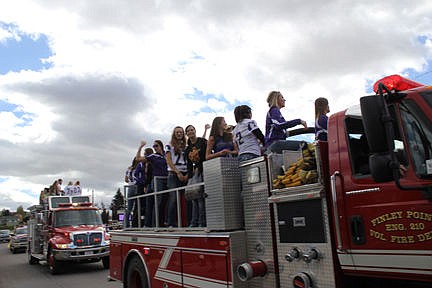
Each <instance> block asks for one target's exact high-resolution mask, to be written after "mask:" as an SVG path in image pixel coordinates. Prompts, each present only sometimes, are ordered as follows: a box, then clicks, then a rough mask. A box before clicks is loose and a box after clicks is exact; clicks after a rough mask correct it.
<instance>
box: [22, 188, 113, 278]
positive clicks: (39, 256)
mask: <svg viewBox="0 0 432 288" xmlns="http://www.w3.org/2000/svg"><path fill="white" fill-rule="evenodd" d="M29 210H30V215H31V216H30V220H29V221H28V236H29V237H28V245H27V253H28V263H29V264H30V265H33V264H36V263H38V262H39V261H41V260H45V261H47V262H48V266H49V268H50V271H51V273H52V274H57V273H59V272H60V271H61V268H62V263H64V262H94V261H100V260H102V263H103V266H104V267H105V268H106V269H108V268H109V235H108V234H107V232H106V231H105V227H104V226H103V224H102V220H101V216H100V214H99V212H98V208H96V207H93V206H92V203H90V199H89V197H88V196H50V197H48V198H47V201H46V203H44V204H43V205H34V206H31V207H30V208H29Z"/></svg>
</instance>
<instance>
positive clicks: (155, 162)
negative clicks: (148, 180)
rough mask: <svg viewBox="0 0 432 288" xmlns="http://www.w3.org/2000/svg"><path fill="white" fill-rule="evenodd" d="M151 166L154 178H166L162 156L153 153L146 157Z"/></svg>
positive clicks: (164, 162)
mask: <svg viewBox="0 0 432 288" xmlns="http://www.w3.org/2000/svg"><path fill="white" fill-rule="evenodd" d="M146 158H147V160H148V161H150V163H151V165H152V169H153V170H152V172H153V177H154V176H168V166H167V163H166V159H165V156H164V155H161V154H158V153H153V154H150V155H147V156H146Z"/></svg>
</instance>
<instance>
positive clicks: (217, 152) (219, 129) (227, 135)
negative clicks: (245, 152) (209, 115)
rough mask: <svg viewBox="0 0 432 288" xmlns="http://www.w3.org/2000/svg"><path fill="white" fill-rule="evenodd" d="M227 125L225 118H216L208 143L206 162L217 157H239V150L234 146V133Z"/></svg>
mask: <svg viewBox="0 0 432 288" xmlns="http://www.w3.org/2000/svg"><path fill="white" fill-rule="evenodd" d="M229 129H230V127H229V126H228V125H227V124H226V122H225V118H224V117H216V118H214V119H213V123H212V126H211V130H210V136H209V139H208V142H207V149H206V160H210V159H213V158H217V157H229V156H237V154H238V150H237V147H236V146H234V142H233V135H232V131H229Z"/></svg>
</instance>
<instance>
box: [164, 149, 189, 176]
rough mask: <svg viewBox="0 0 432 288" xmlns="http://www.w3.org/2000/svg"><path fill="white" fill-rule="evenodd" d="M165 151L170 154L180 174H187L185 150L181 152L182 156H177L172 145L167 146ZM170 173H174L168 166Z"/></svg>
mask: <svg viewBox="0 0 432 288" xmlns="http://www.w3.org/2000/svg"><path fill="white" fill-rule="evenodd" d="M165 149H166V152H170V155H171V160H172V163H173V164H174V166H175V167H176V168H177V170H179V171H180V172H187V162H186V157H185V154H184V149H183V150H182V151H181V153H180V154H177V153H176V152H175V151H174V147H173V146H171V145H170V144H168V145H166V147H165ZM168 171H172V169H171V167H169V165H168Z"/></svg>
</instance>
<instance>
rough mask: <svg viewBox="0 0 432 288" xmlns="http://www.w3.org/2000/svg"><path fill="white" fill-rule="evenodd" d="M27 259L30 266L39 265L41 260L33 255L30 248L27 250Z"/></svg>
mask: <svg viewBox="0 0 432 288" xmlns="http://www.w3.org/2000/svg"><path fill="white" fill-rule="evenodd" d="M29 247H30V246H29ZM27 258H28V264H30V265H34V264H37V263H39V260H38V259H37V258H36V257H33V255H32V254H31V250H30V248H27Z"/></svg>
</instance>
